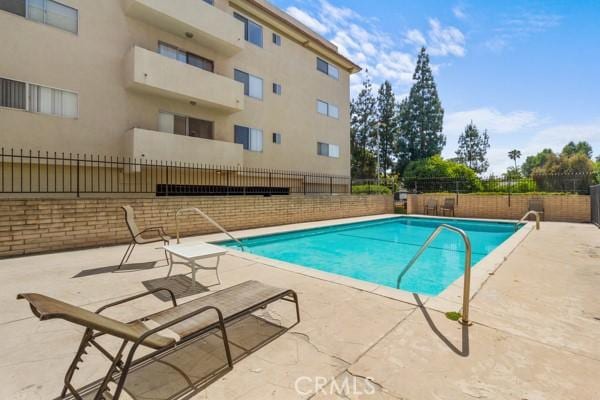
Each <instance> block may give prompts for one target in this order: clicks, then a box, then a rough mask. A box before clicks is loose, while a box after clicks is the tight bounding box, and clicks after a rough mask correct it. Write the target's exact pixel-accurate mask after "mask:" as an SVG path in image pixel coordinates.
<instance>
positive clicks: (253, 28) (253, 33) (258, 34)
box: [233, 13, 263, 47]
mask: <svg viewBox="0 0 600 400" xmlns="http://www.w3.org/2000/svg"><path fill="white" fill-rule="evenodd" d="M233 16H234V17H235V18H236V19H238V20H240V21H242V23H243V24H244V39H246V41H248V42H250V43H253V44H255V45H257V46H258V47H263V31H262V26H260V25H258V24H257V23H256V22H253V21H250V20H249V19H248V18H246V17H244V16H243V15H240V14H238V13H233Z"/></svg>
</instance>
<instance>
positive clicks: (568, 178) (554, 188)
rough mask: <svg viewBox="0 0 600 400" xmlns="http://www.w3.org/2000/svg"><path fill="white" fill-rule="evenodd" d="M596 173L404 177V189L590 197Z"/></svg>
mask: <svg viewBox="0 0 600 400" xmlns="http://www.w3.org/2000/svg"><path fill="white" fill-rule="evenodd" d="M598 179H599V176H598V174H595V173H573V174H546V175H542V174H537V175H532V176H530V177H518V178H509V177H488V178H478V177H456V178H447V177H443V178H441V177H404V178H402V186H403V187H404V188H405V189H406V190H408V191H410V192H417V193H435V192H452V193H477V192H479V193H486V192H489V193H499V194H501V193H533V192H547V193H575V194H590V186H592V185H594V184H596V183H598Z"/></svg>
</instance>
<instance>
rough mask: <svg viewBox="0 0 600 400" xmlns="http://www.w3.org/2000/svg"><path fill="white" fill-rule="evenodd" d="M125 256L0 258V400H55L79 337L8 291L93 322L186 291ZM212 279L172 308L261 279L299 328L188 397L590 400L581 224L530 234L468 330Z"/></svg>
mask: <svg viewBox="0 0 600 400" xmlns="http://www.w3.org/2000/svg"><path fill="white" fill-rule="evenodd" d="M370 218H372V217H366V218H361V219H362V220H365V219H370ZM351 220H352V221H354V220H358V219H356V218H354V219H351ZM337 222H339V220H338V221H337ZM323 224H327V221H321V222H320V223H304V224H297V226H296V227H312V226H317V225H318V226H321V225H323ZM288 228H289V226H288V227H273V228H265V229H258V230H254V231H252V232H256V233H266V232H276V231H278V230H282V229H288ZM249 233H251V232H241V233H239V236H243V235H244V234H249ZM217 237H220V236H219V235H210V236H205V237H191V238H186V239H185V242H189V243H192V242H194V240H201V239H207V240H211V239H212V240H214V239H215V238H217ZM125 247H126V246H113V247H102V248H93V249H87V250H78V251H70V252H61V253H52V254H45V255H35V256H28V257H20V258H9V259H3V260H0V270H1V271H2V280H1V283H0V285H1V290H0V309H2V312H1V313H0V352H1V354H2V357H1V358H0V382H1V383H2V384H1V385H0V399H19V400H21V399H49V398H56V397H57V396H58V395H59V393H60V390H61V389H62V379H63V375H64V372H65V370H66V369H67V367H68V364H69V363H70V361H71V359H72V357H73V355H74V353H75V350H76V347H77V344H78V342H79V340H80V337H81V333H82V330H81V329H79V328H78V327H76V326H75V325H72V324H68V323H66V322H64V321H60V320H51V321H46V322H39V320H38V319H37V318H35V317H34V316H33V315H32V314H31V311H30V309H29V307H28V305H27V303H26V302H24V301H17V300H15V298H16V295H17V294H18V293H22V292H37V293H43V294H46V295H48V296H52V297H55V298H58V299H60V300H63V301H66V302H69V303H71V304H74V305H78V306H82V307H85V308H87V309H90V310H95V309H96V308H98V307H100V306H101V305H103V304H106V303H108V302H110V301H114V300H117V299H120V298H124V297H126V296H130V295H132V294H136V293H140V292H142V291H144V290H146V289H147V288H149V287H156V286H157V285H158V286H160V285H161V284H169V285H174V286H175V287H180V288H181V287H185V285H186V284H189V269H188V268H186V267H185V266H182V265H176V267H175V268H174V275H175V277H174V278H173V279H171V280H170V281H169V282H166V281H165V280H164V278H165V276H166V274H167V270H168V267H167V266H166V263H165V260H164V254H163V253H162V252H161V251H160V250H157V249H156V246H154V245H146V246H140V247H138V248H136V251H135V253H134V254H133V256H132V257H131V259H130V260H129V264H128V266H127V267H125V268H124V270H123V271H122V272H117V273H113V272H112V271H113V269H114V268H115V266H116V265H118V263H119V260H120V258H121V256H122V254H123V252H124V250H125ZM220 276H221V282H222V284H221V285H213V284H214V283H215V281H216V280H215V276H214V272H210V271H205V272H200V273H198V275H197V281H198V282H199V283H201V285H198V287H197V290H196V292H195V294H192V295H188V296H185V297H183V298H181V299H180V302H185V301H188V300H191V299H194V298H197V297H199V296H203V295H205V294H206V293H209V292H214V291H217V290H220V289H222V288H225V287H230V286H232V285H235V284H238V283H240V282H244V281H247V280H259V281H262V282H264V283H267V284H270V285H273V286H277V287H282V288H290V289H293V290H295V291H296V292H297V293H298V295H299V302H300V312H301V322H300V324H298V325H296V326H294V327H293V328H291V329H290V330H289V331H287V332H285V333H283V334H282V335H281V336H279V337H276V338H275V339H274V340H273V341H272V342H270V343H268V344H266V345H264V346H263V347H260V348H257V349H255V350H252V351H248V352H247V354H245V356H244V357H243V358H241V357H240V358H239V360H238V361H237V362H236V364H235V366H234V368H233V370H232V371H230V372H228V373H227V374H225V375H224V376H222V377H220V378H219V379H217V380H215V381H214V382H213V383H212V384H210V385H208V386H207V387H206V388H204V390H202V391H201V392H199V393H196V394H194V395H192V396H191V397H188V398H191V399H211V400H212V399H227V400H233V399H261V400H262V399H297V398H298V399H315V400H316V399H364V398H369V399H371V398H372V399H386V400H387V399H418V400H422V399H465V398H493V399H528V400H534V399H578V400H582V399H597V398H598V397H597V396H598V393H600V380H598V371H600V345H599V340H598V338H600V302H598V288H599V287H600V232H599V231H598V228H596V227H595V226H593V225H591V224H574V223H560V222H546V223H542V228H541V230H539V231H535V230H534V231H531V232H529V234H527V235H526V237H524V239H523V241H522V242H521V243H520V245H518V247H516V249H515V250H514V251H513V252H512V253H511V254H510V255H508V257H507V258H506V260H505V261H504V263H503V264H502V265H501V266H500V268H499V269H497V270H496V271H495V272H493V273H490V274H489V277H488V278H487V280H485V282H484V283H483V285H481V286H479V285H478V286H477V287H473V288H472V292H471V296H472V301H471V319H472V320H473V322H474V324H473V325H472V326H470V327H463V326H461V325H459V324H458V323H457V322H454V321H451V320H449V319H447V318H446V316H445V312H447V311H457V310H458V309H459V308H460V305H461V300H460V298H458V299H456V298H445V297H443V296H438V297H436V298H422V297H420V296H418V295H411V294H406V293H403V294H402V295H401V296H393V295H391V294H390V293H391V292H392V291H391V290H390V291H381V290H375V291H373V290H370V289H369V287H368V285H365V287H364V288H362V289H361V288H360V287H357V285H355V286H348V285H346V284H344V279H339V280H338V281H336V282H334V281H331V280H327V279H322V278H320V277H319V276H318V274H314V275H312V276H311V275H307V274H304V273H302V270H301V269H284V268H281V267H280V263H278V262H276V261H271V260H267V259H264V258H260V257H257V256H252V255H248V254H243V253H238V252H230V253H229V254H228V255H226V256H224V257H222V259H221V267H220ZM178 285H179V286H178ZM358 286H359V285H358ZM186 294H187V293H186ZM163 300H164V299H161V298H158V297H155V296H149V297H146V298H143V299H140V300H138V301H136V302H135V303H132V304H133V306H131V307H124V308H120V309H118V310H117V311H116V314H113V315H112V316H113V317H116V318H118V319H120V320H129V319H132V318H135V317H136V316H139V315H144V314H147V313H151V312H154V311H157V310H160V309H163V308H166V307H167V306H168V305H169V303H168V302H165V301H163ZM259 314H260V316H261V317H262V318H264V319H265V320H267V321H278V322H280V321H281V322H282V323H285V322H286V321H288V320H293V319H294V317H295V316H294V312H293V310H292V307H291V306H289V305H287V304H283V305H279V304H276V305H275V306H273V307H269V308H267V309H266V310H264V311H261V312H260V313H259ZM258 328H260V327H258ZM233 330H234V331H235V329H233ZM241 330H242V329H240V331H241ZM235 335H236V333H235V332H233V333H232V336H233V337H234V340H235ZM240 341H243V338H242V339H240ZM242 347H243V346H240V348H242ZM249 347H252V346H249ZM240 351H242V352H243V349H241V350H240ZM198 354H199V356H198V357H197V359H195V360H194V361H195V362H197V363H202V361H203V360H202V357H201V355H202V354H203V353H202V348H201V346H200V347H199V349H198ZM106 368H107V364H106V363H105V362H102V359H101V358H99V357H95V356H93V355H92V354H91V353H90V355H89V356H86V359H85V362H84V364H83V367H82V369H81V370H80V371H78V375H77V374H76V378H77V379H76V383H77V384H78V385H83V384H86V383H89V382H90V381H93V380H94V379H97V378H99V377H100V376H102V375H103V373H104V372H105V370H106ZM156 373H158V374H160V371H157V372H156ZM367 377H368V378H369V379H370V380H366V378H367ZM157 379H158V378H157ZM147 383H148V384H149V385H155V386H154V389H152V388H151V387H148V388H147V390H146V393H145V394H140V395H139V396H138V397H135V398H136V399H149V398H152V399H155V398H163V397H157V392H155V391H154V392H153V390H159V389H161V390H162V389H164V388H162V387H161V388H159V389H157V386H156V385H160V382H159V380H154V381H150V380H147ZM142 392H143V390H142ZM163 392H165V396H164V398H169V397H168V396H169V395H168V393H167V392H168V391H167V390H163ZM122 398H127V397H126V396H123V397H122Z"/></svg>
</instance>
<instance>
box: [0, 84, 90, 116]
mask: <svg viewBox="0 0 600 400" xmlns="http://www.w3.org/2000/svg"><path fill="white" fill-rule="evenodd" d="M77 102H78V95H77V93H73V92H69V91H67V90H61V89H53V88H49V87H46V86H41V85H34V84H32V83H27V82H20V81H13V80H11V79H5V78H0V107H8V108H15V109H19V110H26V111H30V112H36V113H43V114H50V115H56V116H59V117H65V118H77V116H78V113H79V111H78V105H77Z"/></svg>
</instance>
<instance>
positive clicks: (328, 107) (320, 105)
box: [317, 100, 340, 118]
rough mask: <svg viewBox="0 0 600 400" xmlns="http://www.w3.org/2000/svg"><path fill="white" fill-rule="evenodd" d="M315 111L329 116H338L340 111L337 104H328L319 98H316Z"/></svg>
mask: <svg viewBox="0 0 600 400" xmlns="http://www.w3.org/2000/svg"><path fill="white" fill-rule="evenodd" d="M317 111H318V112H319V113H320V114H323V115H327V116H329V117H331V118H339V116H340V111H339V109H338V108H337V106H334V105H333V104H329V103H326V102H324V101H321V100H317Z"/></svg>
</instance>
